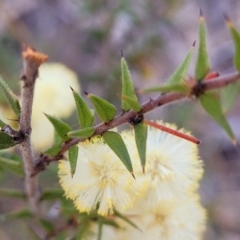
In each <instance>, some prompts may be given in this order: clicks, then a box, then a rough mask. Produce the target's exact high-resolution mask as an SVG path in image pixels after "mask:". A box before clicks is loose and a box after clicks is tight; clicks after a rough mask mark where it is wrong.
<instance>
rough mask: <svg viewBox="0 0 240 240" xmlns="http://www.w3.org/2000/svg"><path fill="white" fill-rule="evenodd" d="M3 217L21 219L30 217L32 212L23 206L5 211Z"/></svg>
mask: <svg viewBox="0 0 240 240" xmlns="http://www.w3.org/2000/svg"><path fill="white" fill-rule="evenodd" d="M4 217H5V219H6V220H12V219H23V218H32V217H33V214H32V213H31V211H30V210H29V209H27V208H23V209H20V210H16V211H12V212H9V213H6V214H4Z"/></svg>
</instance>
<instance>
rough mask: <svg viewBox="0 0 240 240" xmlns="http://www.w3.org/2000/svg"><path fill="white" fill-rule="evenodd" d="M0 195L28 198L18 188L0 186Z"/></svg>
mask: <svg viewBox="0 0 240 240" xmlns="http://www.w3.org/2000/svg"><path fill="white" fill-rule="evenodd" d="M0 196H4V197H10V198H19V199H26V194H24V193H23V192H22V191H20V190H17V189H8V188H0Z"/></svg>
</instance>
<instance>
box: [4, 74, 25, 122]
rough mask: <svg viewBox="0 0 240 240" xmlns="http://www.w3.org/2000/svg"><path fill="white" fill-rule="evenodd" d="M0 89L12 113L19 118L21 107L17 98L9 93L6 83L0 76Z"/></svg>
mask: <svg viewBox="0 0 240 240" xmlns="http://www.w3.org/2000/svg"><path fill="white" fill-rule="evenodd" d="M0 89H2V92H3V94H4V95H5V97H6V100H7V102H8V104H9V105H10V106H11V108H12V110H13V111H14V113H15V114H16V115H17V117H20V114H21V107H20V104H19V101H18V98H17V97H16V95H15V94H14V93H13V92H12V91H11V89H10V88H9V87H8V85H7V83H6V82H5V81H4V80H3V78H2V77H1V76H0Z"/></svg>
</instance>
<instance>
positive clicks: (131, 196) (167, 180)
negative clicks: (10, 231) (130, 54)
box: [0, 13, 240, 239]
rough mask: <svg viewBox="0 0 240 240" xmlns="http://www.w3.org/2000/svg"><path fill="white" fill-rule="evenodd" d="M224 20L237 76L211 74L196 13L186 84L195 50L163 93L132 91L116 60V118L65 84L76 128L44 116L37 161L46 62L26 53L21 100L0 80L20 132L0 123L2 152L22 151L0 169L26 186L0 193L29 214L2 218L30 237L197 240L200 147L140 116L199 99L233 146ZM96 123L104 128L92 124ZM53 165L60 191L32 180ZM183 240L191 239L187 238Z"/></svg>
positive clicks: (233, 89)
mask: <svg viewBox="0 0 240 240" xmlns="http://www.w3.org/2000/svg"><path fill="white" fill-rule="evenodd" d="M225 19H226V23H227V26H228V28H229V30H230V33H231V36H232V40H233V42H234V45H235V54H234V66H235V69H236V72H233V73H231V74H228V75H225V76H222V75H221V73H217V72H212V71H211V64H210V61H209V57H208V52H207V47H206V26H205V20H204V17H203V15H202V13H201V14H200V21H199V39H198V40H197V43H198V51H197V61H196V66H195V75H194V76H192V77H191V78H187V77H186V76H187V71H188V67H189V64H190V63H191V60H192V56H193V53H194V48H195V42H194V43H193V45H192V46H191V47H190V50H189V52H188V53H187V55H186V57H185V58H184V60H183V61H182V63H181V64H180V65H179V67H178V68H177V69H176V71H175V72H174V73H173V74H172V75H171V77H170V78H169V79H168V80H167V81H166V83H165V84H164V85H158V86H154V87H149V88H146V89H138V90H135V88H134V84H133V81H132V79H131V74H130V71H129V69H128V66H127V62H126V60H125V58H124V56H123V53H122V52H121V74H122V90H121V91H122V93H121V96H120V99H121V110H122V111H121V112H120V113H119V114H117V107H116V106H114V105H112V104H111V103H110V102H108V101H106V100H105V99H103V98H101V97H100V96H96V95H94V94H93V93H87V92H85V93H84V94H79V93H78V91H77V90H76V89H74V87H73V86H72V88H71V90H72V95H73V98H74V100H75V108H76V112H77V117H78V123H79V129H78V130H73V128H72V127H71V126H70V125H68V124H67V123H66V122H64V121H62V120H61V119H59V118H57V117H55V116H53V115H51V114H49V113H45V116H46V118H47V119H48V120H49V121H50V122H51V124H52V125H53V127H54V131H55V133H54V144H53V145H52V146H48V148H47V149H42V150H41V153H40V154H36V151H35V149H34V148H33V147H32V142H31V131H32V124H31V120H32V110H34V109H32V106H33V99H34V95H35V94H36V91H37V90H38V89H37V88H36V89H35V83H36V79H37V77H38V72H39V68H41V67H40V66H41V65H42V64H43V65H44V64H45V62H46V61H47V59H48V56H47V55H45V54H43V53H40V52H38V51H36V50H34V49H33V48H31V47H30V46H25V47H24V48H23V52H22V59H23V69H22V72H21V77H20V80H21V81H22V93H21V96H20V99H21V102H20V101H19V97H17V96H16V95H15V94H14V93H13V92H12V91H11V90H10V89H9V87H8V85H7V83H6V81H4V80H3V79H2V78H0V87H1V90H2V93H3V94H4V96H5V97H6V100H7V102H8V104H9V106H10V107H11V109H12V110H13V111H14V113H15V115H16V117H17V119H15V120H16V121H17V122H18V124H19V127H18V129H17V130H16V129H14V128H13V126H10V125H7V124H6V123H4V122H3V121H2V120H0V127H1V131H0V149H9V148H12V147H14V149H15V150H16V152H17V153H21V158H19V159H17V160H16V159H10V158H8V157H4V155H1V156H0V167H1V169H3V170H4V171H12V172H14V173H15V174H17V175H19V176H20V177H22V176H23V177H24V188H23V190H19V189H0V194H1V196H7V197H12V198H18V199H21V200H22V199H23V200H24V201H26V203H27V204H26V206H27V207H25V208H23V209H19V210H18V211H14V212H9V213H6V214H4V215H2V216H1V217H4V219H6V220H8V219H12V218H17V219H20V220H22V219H25V220H26V221H28V223H29V225H28V226H27V228H28V231H29V234H30V237H31V239H66V238H68V239H137V238H138V239H153V238H152V236H157V237H158V239H200V238H201V235H202V233H203V231H204V228H205V211H204V209H203V208H202V207H201V205H200V203H199V196H198V194H197V190H198V186H199V180H200V179H201V177H202V174H203V167H202V161H201V160H200V159H199V156H198V149H197V145H198V144H199V143H200V140H198V139H197V138H195V137H194V136H192V135H191V134H190V133H189V132H187V131H186V130H183V129H181V130H177V128H176V127H175V126H173V125H171V124H167V123H162V122H161V121H156V122H155V121H150V120H148V119H146V118H145V114H146V113H148V112H149V111H152V110H157V108H159V107H161V106H163V105H165V104H169V103H174V102H176V101H179V100H188V101H191V100H194V101H198V102H200V104H201V106H202V107H203V109H204V110H205V111H206V113H207V114H208V115H210V116H211V117H212V118H213V119H214V120H215V121H216V122H217V123H218V124H219V125H220V126H221V127H222V128H223V129H224V130H225V131H226V133H227V134H228V135H229V137H230V139H231V141H232V142H233V144H237V140H236V138H235V135H234V133H233V131H232V129H231V127H230V125H229V123H228V121H227V119H226V116H225V114H224V113H225V112H226V111H227V110H229V109H230V108H231V107H232V106H233V104H234V101H235V99H236V97H237V94H238V92H239V85H240V83H239V79H240V73H239V72H240V35H239V33H238V31H237V30H236V28H235V27H234V25H233V24H232V23H231V21H230V20H229V19H228V18H227V17H225ZM226 86H228V87H227V88H226ZM220 88H226V91H225V96H227V97H225V98H224V100H225V101H226V102H225V106H227V107H228V109H224V111H223V108H222V102H221V93H220V92H219V91H218V90H219V89H220ZM34 89H35V90H36V91H34ZM57 89H58V87H57V86H56V90H57ZM66 91H67V89H66ZM34 92H35V93H34ZM151 92H154V93H159V95H158V96H157V97H156V98H150V99H149V101H147V102H145V103H140V102H139V100H138V97H137V96H138V94H145V93H151ZM43 97H44V96H43ZM86 98H88V99H89V100H90V102H91V104H92V106H93V107H94V110H93V109H91V108H90V107H89V105H88V104H87V102H86V101H85V99H86ZM49 105H51V103H49ZM43 114H44V113H43ZM95 115H97V116H98V118H99V119H100V120H101V123H99V124H97V125H94V122H95ZM123 124H126V125H129V126H130V130H126V131H124V132H122V133H118V132H117V131H116V127H118V126H120V125H123ZM33 130H34V129H33ZM53 162H59V171H58V174H59V179H60V185H61V186H62V188H63V190H62V189H54V188H49V189H42V188H40V183H39V181H38V175H39V174H41V172H42V171H48V165H49V164H52V163H53ZM66 198H67V199H66ZM176 199H177V200H178V201H176ZM49 200H51V201H52V200H54V203H55V205H56V204H57V203H58V204H57V207H56V206H55V205H54V206H55V211H56V216H55V218H51V217H50V215H49V214H50V212H51V210H52V207H51V206H49V204H47V202H48V201H49ZM51 216H52V215H51ZM59 216H62V218H63V219H64V222H63V221H62V222H61V223H60V224H59V222H56V221H55V219H57V218H58V217H59ZM29 220H34V221H33V222H30V221H29ZM176 223H177V224H176ZM180 223H181V224H180ZM189 223H191V224H189ZM180 225H181V229H180ZM146 226H147V227H146ZM190 235H191V236H192V238H188V236H190ZM176 236H178V238H175V237H176Z"/></svg>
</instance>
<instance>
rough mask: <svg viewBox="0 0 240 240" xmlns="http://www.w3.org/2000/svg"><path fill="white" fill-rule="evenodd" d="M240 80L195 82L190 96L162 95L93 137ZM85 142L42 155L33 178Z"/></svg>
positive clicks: (102, 127) (72, 142) (99, 128)
mask: <svg viewBox="0 0 240 240" xmlns="http://www.w3.org/2000/svg"><path fill="white" fill-rule="evenodd" d="M239 79H240V73H233V74H230V75H227V76H223V77H217V78H213V79H211V80H204V81H201V82H200V81H198V82H195V84H194V86H193V87H192V92H191V94H190V95H186V94H182V93H177V92H171V93H167V94H163V95H160V96H158V97H156V98H155V99H150V100H149V101H148V102H146V103H144V104H143V105H142V108H141V109H142V110H141V111H140V112H138V113H136V112H134V111H129V112H124V113H121V114H119V115H118V116H116V117H115V118H114V119H113V120H112V121H110V122H109V123H107V124H105V123H100V124H99V125H97V126H95V132H94V134H93V135H92V137H93V136H96V135H102V134H103V133H104V132H106V131H108V130H109V129H112V128H114V127H118V126H120V125H122V124H125V123H129V122H134V120H137V119H138V117H139V116H142V115H143V114H145V113H147V112H150V111H151V110H153V109H155V108H157V107H160V106H163V105H165V104H169V103H172V102H175V101H178V100H181V99H189V98H190V97H198V96H199V95H201V94H204V93H205V92H206V91H208V90H213V89H218V88H223V87H225V86H226V85H229V84H233V83H235V82H237V81H238V80H239ZM84 140H85V139H79V138H72V139H70V140H69V141H67V142H65V143H63V145H62V149H61V151H60V152H59V153H58V154H57V155H56V156H54V157H50V156H47V155H44V154H41V155H40V156H39V158H38V159H37V161H36V164H35V166H34V171H33V172H32V176H35V175H36V174H38V173H39V172H40V171H43V170H44V169H45V168H46V166H47V165H49V164H50V163H51V162H53V161H58V160H60V159H62V158H63V153H64V152H66V151H67V150H68V149H69V148H70V147H72V146H74V145H76V144H78V143H79V142H81V141H84Z"/></svg>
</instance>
